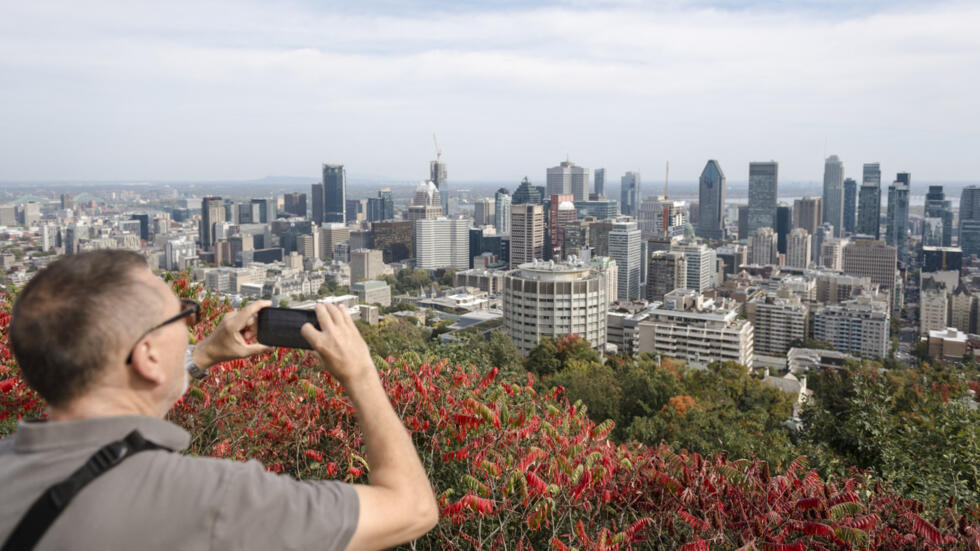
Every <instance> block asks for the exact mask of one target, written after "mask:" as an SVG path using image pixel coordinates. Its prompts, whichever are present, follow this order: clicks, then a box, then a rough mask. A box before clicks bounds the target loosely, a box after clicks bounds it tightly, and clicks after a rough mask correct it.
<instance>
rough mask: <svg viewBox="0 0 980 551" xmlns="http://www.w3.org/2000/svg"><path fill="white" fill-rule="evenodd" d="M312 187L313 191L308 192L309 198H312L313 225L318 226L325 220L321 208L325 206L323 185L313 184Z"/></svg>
mask: <svg viewBox="0 0 980 551" xmlns="http://www.w3.org/2000/svg"><path fill="white" fill-rule="evenodd" d="M312 187H313V190H312V191H311V192H310V196H311V197H312V198H313V213H312V215H313V224H314V225H316V226H319V225H321V224H323V222H324V220H325V218H324V214H323V206H324V204H325V202H324V199H323V184H313V186H312Z"/></svg>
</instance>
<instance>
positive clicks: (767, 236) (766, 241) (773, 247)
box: [749, 226, 779, 266]
mask: <svg viewBox="0 0 980 551" xmlns="http://www.w3.org/2000/svg"><path fill="white" fill-rule="evenodd" d="M778 255H779V249H778V237H777V235H776V232H775V231H773V229H772V228H770V227H768V226H764V227H761V228H757V229H756V230H755V232H754V233H753V234H752V237H751V238H749V263H751V264H759V265H763V266H765V265H768V264H775V263H776V259H777V257H778Z"/></svg>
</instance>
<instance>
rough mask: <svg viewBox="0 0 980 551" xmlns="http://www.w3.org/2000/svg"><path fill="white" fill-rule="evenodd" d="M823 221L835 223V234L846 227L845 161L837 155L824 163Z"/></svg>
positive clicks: (838, 234) (828, 158) (837, 234)
mask: <svg viewBox="0 0 980 551" xmlns="http://www.w3.org/2000/svg"><path fill="white" fill-rule="evenodd" d="M823 221H824V222H830V223H831V224H833V225H834V236H835V237H840V236H841V229H842V228H843V227H844V163H842V162H841V160H840V158H839V157H837V155H831V156H830V157H827V160H826V161H825V162H824V165H823Z"/></svg>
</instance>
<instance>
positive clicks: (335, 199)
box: [323, 164, 347, 224]
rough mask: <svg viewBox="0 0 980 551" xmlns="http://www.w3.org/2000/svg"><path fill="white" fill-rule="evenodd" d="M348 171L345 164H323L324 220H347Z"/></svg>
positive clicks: (343, 221)
mask: <svg viewBox="0 0 980 551" xmlns="http://www.w3.org/2000/svg"><path fill="white" fill-rule="evenodd" d="M346 210H347V171H346V170H344V165H328V164H324V165H323V221H324V222H339V223H341V224H343V223H345V222H346V221H347V217H346V212H345V211H346Z"/></svg>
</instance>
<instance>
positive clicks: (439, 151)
mask: <svg viewBox="0 0 980 551" xmlns="http://www.w3.org/2000/svg"><path fill="white" fill-rule="evenodd" d="M432 143H433V144H435V146H436V162H437V163H438V162H439V159H440V158H441V157H442V150H441V149H439V141H438V140H436V133H435V132H433V133H432Z"/></svg>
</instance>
